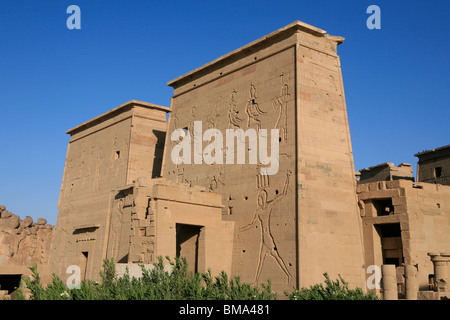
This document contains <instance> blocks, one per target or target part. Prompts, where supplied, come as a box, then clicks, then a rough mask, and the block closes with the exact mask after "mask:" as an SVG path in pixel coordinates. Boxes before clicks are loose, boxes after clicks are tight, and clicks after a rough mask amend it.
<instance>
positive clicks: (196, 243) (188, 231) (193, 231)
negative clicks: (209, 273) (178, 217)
mask: <svg viewBox="0 0 450 320" xmlns="http://www.w3.org/2000/svg"><path fill="white" fill-rule="evenodd" d="M202 230H203V227H202V226H196V225H189V224H179V223H177V224H176V247H177V248H176V255H177V257H178V258H180V257H184V258H186V261H187V264H188V272H193V273H195V272H202V271H203V269H204V268H203V264H204V260H205V258H204V239H203V233H204V232H203V231H202Z"/></svg>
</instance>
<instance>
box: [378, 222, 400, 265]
mask: <svg viewBox="0 0 450 320" xmlns="http://www.w3.org/2000/svg"><path fill="white" fill-rule="evenodd" d="M375 228H376V230H377V232H378V234H379V235H380V238H381V249H382V252H383V264H395V265H396V266H397V267H398V266H401V265H402V264H403V262H404V257H403V246H402V236H401V234H402V232H401V229H400V223H388V224H379V225H376V226H375Z"/></svg>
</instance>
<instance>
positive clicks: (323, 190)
mask: <svg viewBox="0 0 450 320" xmlns="http://www.w3.org/2000/svg"><path fill="white" fill-rule="evenodd" d="M343 40H344V39H343V38H341V37H336V36H331V35H328V34H327V33H326V32H325V31H324V30H321V29H318V28H315V27H313V26H310V25H308V24H305V23H303V22H300V21H296V22H294V23H291V24H290V25H288V26H286V27H284V28H282V29H279V30H277V31H275V32H273V33H271V34H269V35H267V36H265V37H263V38H261V39H258V40H256V41H254V42H252V43H250V44H248V45H246V46H244V47H242V48H240V49H237V50H235V51H233V52H230V53H228V54H226V55H224V56H222V57H220V58H218V59H216V60H214V61H212V62H210V63H207V64H206V65H204V66H202V67H200V68H198V69H195V70H193V71H191V72H189V73H187V74H185V75H183V76H181V77H179V78H177V79H175V80H173V81H171V82H169V83H168V85H169V86H171V87H173V88H174V92H173V97H172V102H171V114H170V118H169V125H168V132H167V133H168V134H167V136H166V144H165V151H164V152H165V154H164V160H163V168H162V175H163V177H164V178H166V179H168V180H172V181H177V182H180V183H186V184H189V185H200V186H203V187H205V188H206V189H207V190H209V191H211V192H215V193H220V194H221V195H222V199H223V204H224V208H223V211H222V219H223V220H226V221H233V222H234V235H233V242H234V245H233V251H232V252H233V253H232V273H233V275H240V276H241V279H242V281H246V282H253V283H263V282H265V281H266V280H267V279H268V278H270V279H271V281H272V284H273V286H274V288H275V289H276V290H282V289H290V288H292V286H300V287H301V286H309V285H310V284H314V283H318V282H322V281H323V279H324V278H323V273H325V272H327V273H328V274H329V275H330V276H331V277H337V275H338V274H340V275H341V276H342V277H343V278H344V279H345V280H346V281H348V282H349V283H350V284H351V285H357V286H361V287H362V286H363V285H364V281H365V276H364V266H363V263H364V262H363V246H362V238H361V231H360V230H361V224H360V223H361V221H360V216H359V212H358V208H357V201H356V190H355V188H356V181H355V178H354V164H353V155H352V148H351V141H350V133H349V125H348V118H347V110H346V104H345V96H344V87H343V81H342V74H341V65H340V60H339V56H338V55H337V52H336V51H337V46H338V45H339V44H340V43H342V42H343ZM196 121H201V125H202V128H201V132H200V134H203V133H204V132H205V131H206V130H207V129H211V128H214V129H218V130H219V131H220V132H222V133H223V136H224V137H225V132H226V130H227V129H242V130H243V131H244V132H248V129H254V130H255V131H256V132H257V133H260V132H262V130H264V129H266V130H267V136H268V139H267V140H268V144H269V145H270V141H271V139H270V132H271V130H272V129H278V132H279V139H278V142H279V155H278V160H279V167H278V172H277V173H276V174H274V175H264V174H261V170H260V168H261V167H264V166H265V165H264V164H261V163H260V161H258V162H257V163H256V164H255V163H251V162H250V161H249V157H250V155H251V154H252V152H256V150H255V145H252V144H251V143H250V142H249V140H248V139H247V140H245V141H246V143H247V145H246V150H245V151H246V152H247V154H246V160H245V161H244V163H243V164H242V163H241V164H240V163H237V162H238V161H237V159H236V158H235V159H236V162H234V164H231V163H226V161H225V159H226V155H227V152H234V153H237V152H238V150H237V148H234V151H233V149H230V146H229V145H226V144H225V138H224V139H223V148H222V150H221V151H222V153H223V161H222V163H217V162H216V163H213V164H207V163H205V162H201V163H198V161H197V163H194V160H195V159H194V157H196V156H197V157H198V156H199V157H200V158H197V160H198V159H201V157H202V155H203V156H206V155H208V154H207V153H208V151H207V148H206V149H205V147H206V146H207V144H209V143H210V142H204V141H202V139H201V138H200V140H196V143H200V144H202V145H201V146H200V147H198V146H199V145H198V144H197V148H196V149H195V148H194V142H193V143H192V149H193V151H194V153H193V154H192V161H191V163H190V164H188V163H177V162H176V161H174V159H173V157H172V151H173V150H174V147H175V146H176V145H177V144H178V143H179V141H172V139H171V134H172V133H173V132H174V131H175V130H176V129H185V130H186V131H185V132H187V133H189V135H190V136H193V135H194V133H196V131H199V129H198V128H199V127H198V126H197V127H196V126H195V123H196ZM198 123H199V122H197V124H198ZM197 133H198V132H197ZM203 138H205V137H203ZM241 138H242V137H241ZM216 139H217V137H216ZM244 139H245V137H244ZM213 140H214V137H213V138H212V139H211V140H210V141H213ZM250 140H251V139H250ZM236 141H237V140H236V139H235V140H234V142H235V143H236ZM258 142H259V145H257V146H256V147H257V148H260V147H261V140H259V141H258ZM199 150H200V151H199ZM270 150H275V149H273V148H269V153H270ZM199 152H200V153H201V154H199ZM216 159H217V158H216ZM207 236H208V233H207V231H206V237H207ZM216 246H217V250H220V243H218V244H216Z"/></svg>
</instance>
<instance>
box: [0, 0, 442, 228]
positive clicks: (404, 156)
mask: <svg viewBox="0 0 450 320" xmlns="http://www.w3.org/2000/svg"><path fill="white" fill-rule="evenodd" d="M71 4H75V5H78V6H79V7H80V8H81V30H69V29H68V28H67V27H66V20H67V18H68V17H69V14H67V13H66V9H67V7H68V6H69V5H71ZM371 4H375V5H378V6H379V7H380V8H381V30H369V29H368V28H367V27H366V20H367V18H368V17H369V14H367V13H366V9H367V7H368V6H369V5H371ZM449 9H450V1H448V0H433V1H418V0H414V1H411V0H410V1H404V0H389V1H382V0H371V1H364V0H345V1H336V0H329V1H323V0H295V1H283V0H277V1H243V0H240V1H234V0H232V1H224V0H222V1H215V0H208V1H173V0H169V1H168V0H164V1H125V0H123V1H117V0H108V1H106V0H71V1H65V0H39V1H37V0H20V1H18V0H0V108H1V109H0V110H1V121H0V204H3V205H6V207H7V209H8V210H9V211H11V212H13V213H15V214H18V215H20V216H21V218H22V219H23V218H24V217H25V216H27V215H29V216H31V217H32V218H33V219H35V220H36V219H37V218H39V217H44V218H46V219H47V220H48V222H49V223H51V224H55V223H56V217H57V213H58V209H57V204H58V198H59V190H60V187H61V180H62V174H63V169H64V161H65V156H66V150H67V143H68V140H69V137H68V135H66V134H65V131H66V130H68V129H70V128H72V127H74V126H76V125H78V124H80V123H82V122H84V121H86V120H89V119H90V118H92V117H95V116H97V115H99V114H101V113H103V112H106V111H108V110H109V109H112V108H114V107H116V106H118V105H120V104H122V103H124V102H126V101H129V100H131V99H136V100H142V101H147V102H151V103H155V104H160V105H164V106H169V104H170V98H171V95H172V88H170V87H168V86H167V85H166V84H167V82H168V81H170V80H172V79H174V78H176V77H178V76H180V75H183V74H184V73H186V72H189V71H191V70H192V69H195V68H197V67H200V66H202V65H203V64H205V63H207V62H210V61H211V60H214V59H215V58H217V57H219V56H221V55H223V54H226V53H228V52H230V51H232V50H234V49H237V48H239V47H241V46H243V45H246V44H247V43H249V42H251V41H253V40H256V39H258V38H260V37H262V36H264V35H266V34H268V33H270V32H272V31H275V30H276V29H278V28H281V27H284V26H285V25H287V24H289V23H291V22H293V21H295V20H301V21H303V22H306V23H309V24H311V25H313V26H316V27H319V28H322V29H324V30H326V31H328V33H330V34H332V35H339V36H343V37H345V38H346V40H345V42H344V43H343V44H342V45H340V46H339V47H338V54H339V55H340V57H341V62H342V71H343V77H344V87H345V93H346V101H347V108H348V116H349V122H350V132H351V138H352V144H353V153H354V159H355V168H356V170H359V169H362V168H366V167H369V166H372V165H376V164H379V163H383V162H394V163H395V164H396V165H398V164H399V163H401V162H409V163H411V164H413V168H414V169H415V166H416V162H417V158H415V157H414V156H413V155H414V153H417V152H419V151H423V150H427V149H432V148H436V147H440V146H443V145H447V144H450V139H449V138H450V134H449V120H450V104H449V100H450V89H449V83H450V81H449V80H450V62H449V52H450V41H449V32H450V19H449V14H450V10H449Z"/></svg>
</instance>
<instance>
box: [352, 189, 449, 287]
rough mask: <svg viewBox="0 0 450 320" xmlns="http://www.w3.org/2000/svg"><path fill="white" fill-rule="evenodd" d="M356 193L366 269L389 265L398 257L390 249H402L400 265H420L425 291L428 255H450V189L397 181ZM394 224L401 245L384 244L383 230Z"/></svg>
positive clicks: (428, 271)
mask: <svg viewBox="0 0 450 320" xmlns="http://www.w3.org/2000/svg"><path fill="white" fill-rule="evenodd" d="M357 190H358V198H359V203H360V213H361V216H362V221H363V232H364V246H365V264H366V267H367V266H369V265H372V264H375V265H378V266H380V265H381V264H383V263H386V258H390V256H389V254H395V252H394V251H395V250H391V249H400V250H401V256H402V257H403V259H402V261H400V264H402V263H403V264H405V265H417V267H418V281H419V286H420V289H421V290H423V289H426V288H427V287H428V275H430V274H432V273H433V264H432V263H431V260H430V258H429V256H428V253H429V252H448V251H450V187H449V186H443V185H435V184H430V183H414V182H412V181H407V180H397V181H379V182H372V183H366V184H360V185H358V188H357ZM378 203H379V205H378ZM395 224H397V225H399V233H398V236H399V237H401V239H399V240H400V241H401V243H399V244H398V245H395V244H394V243H393V242H392V241H383V239H382V238H383V235H382V234H381V233H382V232H381V229H383V227H385V226H388V225H395ZM388 238H389V236H388ZM385 240H389V239H385ZM391 240H394V239H392V238H391ZM394 247H395V248H394ZM389 263H390V262H388V264H389Z"/></svg>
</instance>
